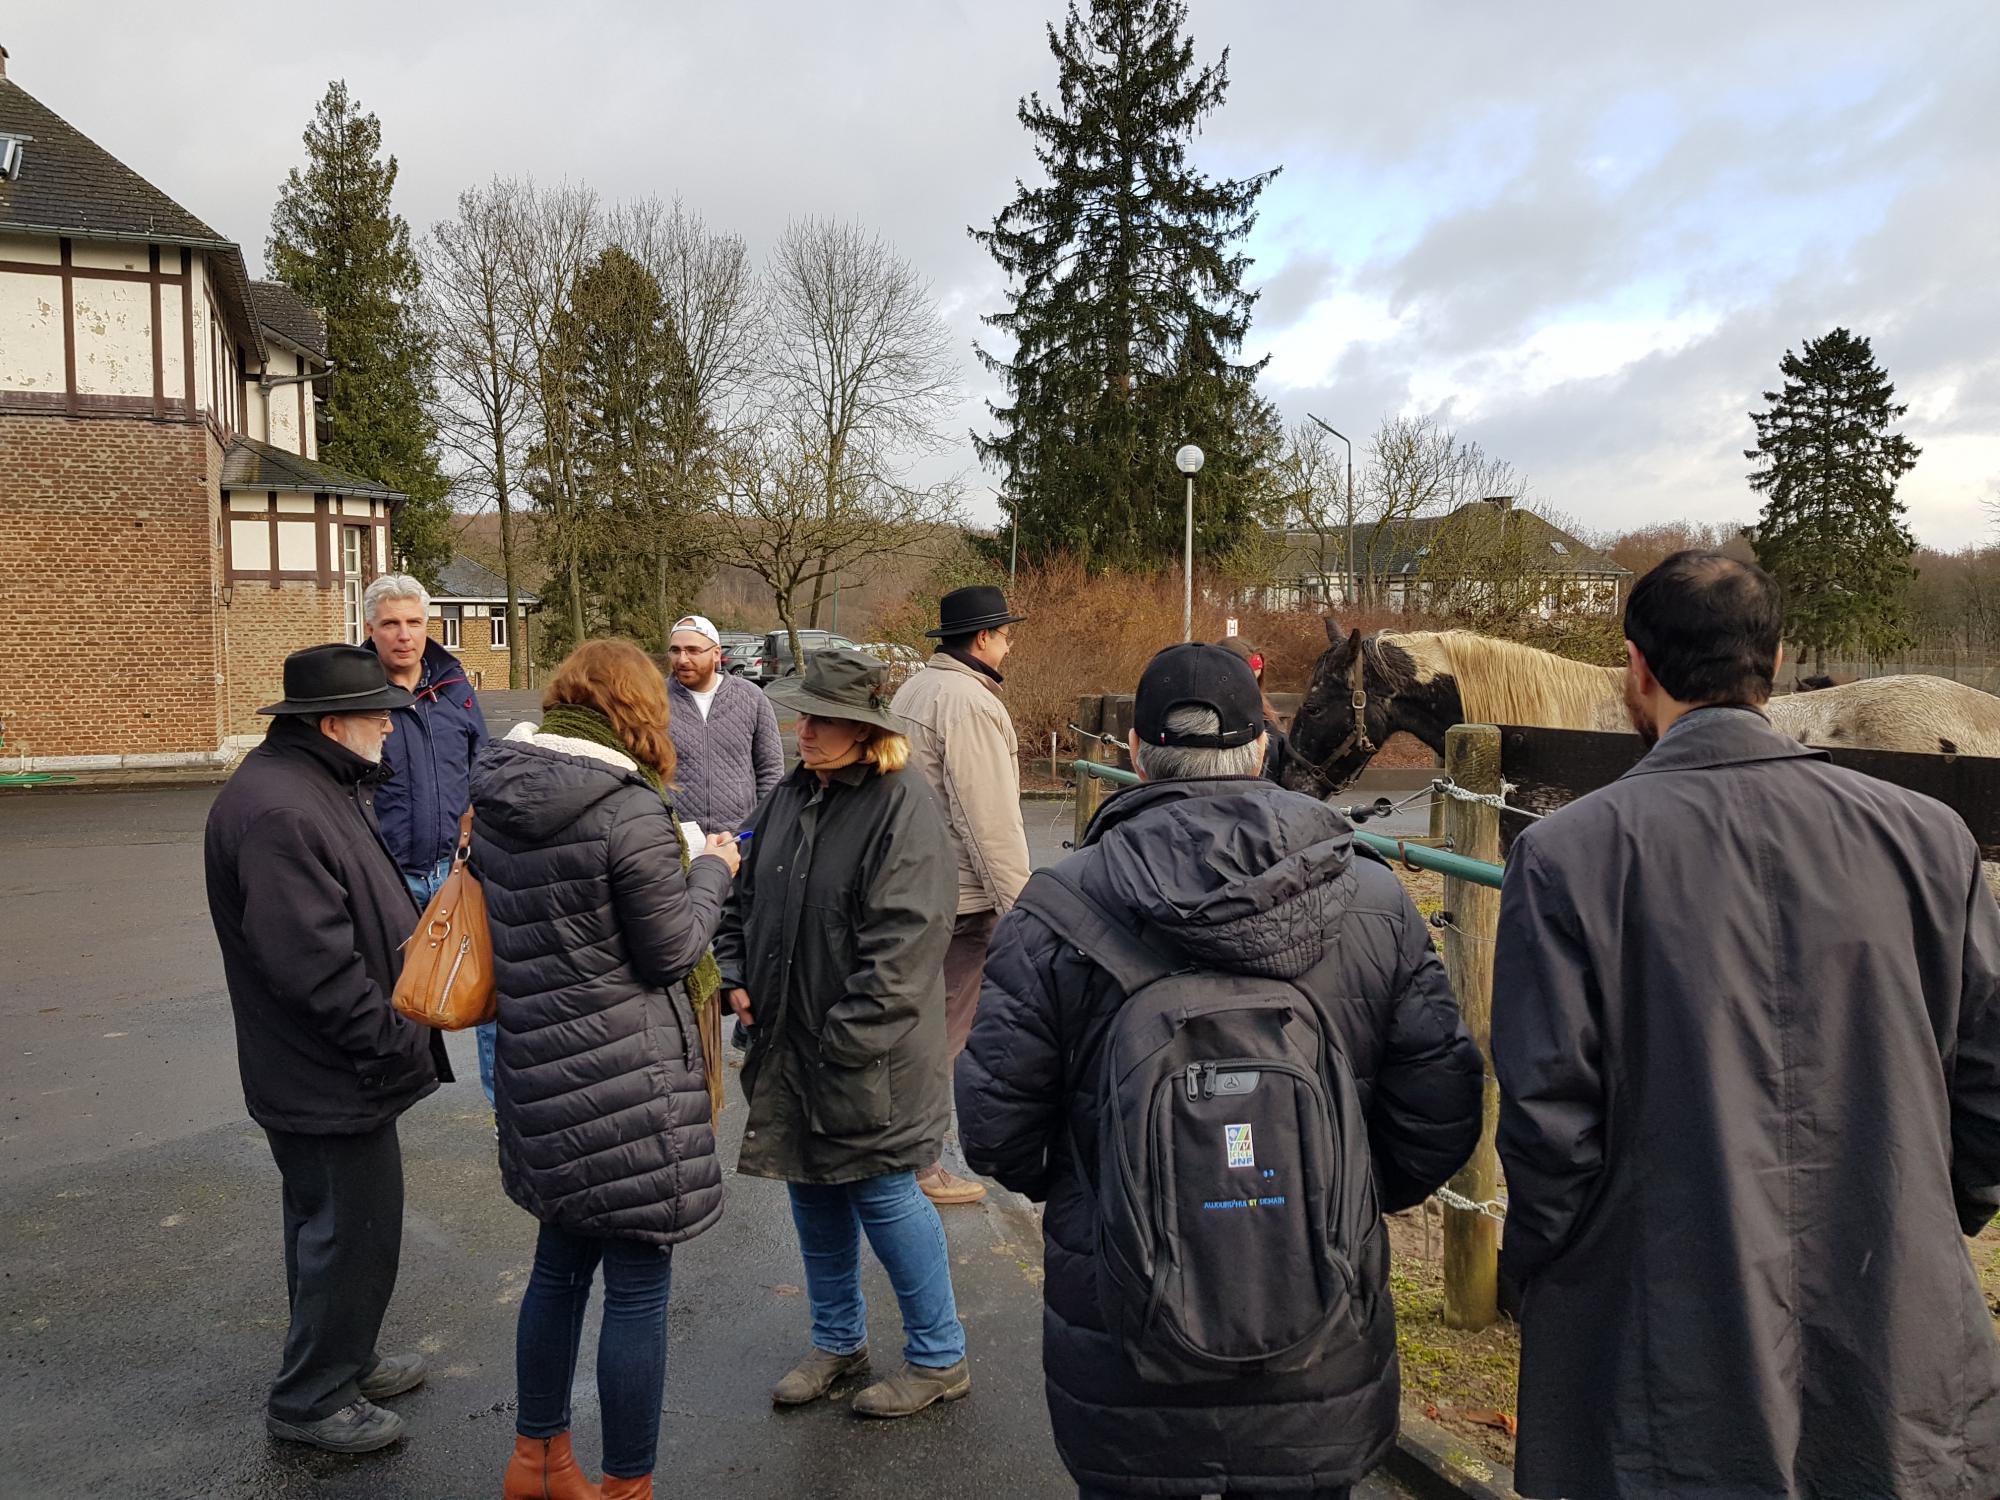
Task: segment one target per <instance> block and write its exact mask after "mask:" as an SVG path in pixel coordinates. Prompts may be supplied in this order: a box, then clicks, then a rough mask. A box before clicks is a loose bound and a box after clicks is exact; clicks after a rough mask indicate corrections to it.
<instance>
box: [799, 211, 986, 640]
mask: <svg viewBox="0 0 2000 1500" xmlns="http://www.w3.org/2000/svg"><path fill="white" fill-rule="evenodd" d="M764 281H765V285H764V298H765V310H766V316H767V320H768V321H767V326H766V339H765V345H764V349H765V358H764V367H763V371H762V385H763V396H764V408H763V411H762V413H761V414H760V421H761V424H762V425H763V426H764V427H765V428H766V439H765V440H764V442H763V445H762V446H764V447H765V448H766V449H767V450H768V449H769V448H770V447H771V446H772V442H773V439H772V436H771V434H773V433H776V432H782V433H783V434H784V435H785V436H784V438H783V442H784V444H785V445H786V451H787V452H788V453H790V454H791V455H793V457H794V458H797V459H809V460H810V461H811V462H812V463H814V464H815V465H816V466H817V469H816V475H817V477H816V479H815V483H814V495H815V499H816V503H817V505H818V507H819V511H820V515H821V518H822V519H823V520H824V521H825V523H826V524H827V526H828V527H829V528H830V530H831V532H833V533H839V532H842V531H844V529H845V528H846V526H847V524H848V518H849V517H848V513H849V512H852V513H853V519H855V520H858V521H860V522H861V523H862V524H863V526H864V528H865V526H866V524H867V519H866V513H867V512H868V511H869V510H870V509H872V508H877V507H879V506H881V505H882V504H883V497H885V496H891V495H897V496H900V495H911V496H914V497H915V501H914V503H915V504H916V505H917V508H918V509H920V510H929V509H935V508H936V503H937V502H938V501H940V500H942V501H943V502H944V503H945V504H946V505H947V507H949V506H951V505H954V504H955V502H956V495H955V486H947V487H943V489H941V490H940V491H939V492H938V493H935V494H928V495H926V494H923V493H922V492H919V491H916V490H913V489H912V488H911V487H909V486H908V485H906V484H905V470H904V465H905V464H906V463H907V461H908V459H909V458H910V457H911V456H912V455H916V454H920V453H923V452H926V451H932V452H934V451H937V450H939V449H940V448H942V447H943V446H944V443H945V439H944V436H943V434H942V432H941V431H940V426H941V424H942V422H943V420H944V418H945V417H946V416H947V415H948V414H949V413H950V412H951V411H952V409H953V408H954V407H955V406H956V405H957V402H958V399H959V390H958V374H957V371H958V366H957V362H956V360H955V359H954V358H953V356H952V350H951V336H950V333H949V331H948V330H947V329H946V327H945V323H944V320H943V318H941V317H940V316H939V315H938V310H937V304H936V302H935V301H934V300H933V299H932V297H931V293H930V288H929V287H928V286H927V285H926V284H925V282H924V280H923V278H922V277H921V276H919V275H918V274H917V272H916V270H915V268H914V267H912V266H911V265H910V263H909V262H908V261H906V260H904V259H902V257H900V256H898V255H897V254H896V253H895V251H894V250H893V249H892V248H890V246H889V245H888V244H886V243H885V242H884V241H883V240H882V239H881V238H880V237H879V236H877V235H872V234H870V233H869V232H868V231H867V230H865V229H863V228H862V227H861V226H859V225H858V224H851V223H840V222H835V221H832V220H825V219H801V220H795V221H794V222H793V223H792V224H790V225H789V226H788V227H787V228H786V230H785V232H784V234H783V236H782V237H781V238H780V239H779V241H778V245H777V248H776V249H775V250H774V251H773V252H772V254H771V259H770V264H769V266H768V268H767V269H766V272H765V278H764ZM788 463H789V460H788ZM898 503H899V504H900V503H901V502H898ZM839 567H840V565H839V564H837V563H835V562H834V561H833V558H832V556H831V555H830V554H829V555H828V556H825V557H822V558H821V559H820V561H819V562H818V563H817V564H815V565H814V566H813V567H812V568H811V569H810V570H809V575H808V576H807V577H806V578H805V579H804V580H803V582H804V583H805V584H806V585H809V587H810V589H811V604H810V608H809V619H810V621H811V623H812V624H814V625H817V624H818V623H819V609H820V602H821V600H822V599H823V598H824V596H825V593H826V589H827V580H828V579H829V578H830V577H833V576H834V575H835V574H836V573H837V572H838V571H839Z"/></svg>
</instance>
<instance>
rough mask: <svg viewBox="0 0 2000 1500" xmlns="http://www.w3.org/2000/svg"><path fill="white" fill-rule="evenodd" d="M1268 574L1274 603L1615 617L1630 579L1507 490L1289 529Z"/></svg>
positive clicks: (1547, 616)
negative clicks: (1430, 511)
mask: <svg viewBox="0 0 2000 1500" xmlns="http://www.w3.org/2000/svg"><path fill="white" fill-rule="evenodd" d="M1273 541H1278V538H1276V537H1274V538H1273ZM1350 558H1351V559H1352V572H1350V571H1349V559H1350ZM1275 572H1276V577H1275V579H1274V581H1273V582H1272V584H1271V586H1270V587H1269V588H1268V589H1266V590H1265V591H1264V597H1265V600H1266V602H1267V603H1269V604H1271V605H1274V606H1276V607H1279V608H1315V607H1321V606H1326V605H1333V604H1344V603H1352V602H1357V601H1373V602H1376V603H1380V604H1384V605H1387V606H1388V607H1389V608H1391V609H1415V610H1423V611H1436V612H1452V611H1493V610H1503V611H1504V612H1505V613H1509V614H1533V615H1539V616H1540V617H1541V618H1543V619H1551V618H1554V617H1557V616H1562V615H1612V614H1616V613H1617V612H1618V609H1619V607H1620V605H1621V602H1622V600H1623V597H1624V589H1625V587H1626V585H1627V584H1628V583H1629V582H1630V580H1631V577H1632V573H1631V570H1630V569H1628V568H1625V567H1623V566H1621V565H1620V564H1618V563H1616V562H1613V561H1612V560H1611V559H1610V558H1609V557H1606V556H1605V555H1604V554H1603V553H1602V552H1599V551H1598V550H1597V549H1596V548H1595V547H1592V546H1591V545H1589V543H1587V542H1584V541H1581V540H1579V539H1578V538H1577V537H1575V536H1572V535H1571V534H1570V533H1569V532H1567V531H1564V530H1563V529H1562V528H1561V527H1559V526H1557V525H1555V524H1554V523H1553V522H1551V521H1549V520H1548V519H1547V518H1545V517H1543V516H1540V515H1537V514H1536V513H1535V512H1534V511H1533V510H1531V509H1529V508H1527V507H1525V506H1517V505H1515V504H1514V503H1513V499H1512V497H1511V496H1495V497H1494V498H1492V499H1488V500H1473V501H1469V502H1467V503H1466V504H1464V505H1460V506H1458V507H1456V508H1454V509H1453V510H1451V511H1449V512H1447V513H1446V514H1444V515H1441V516H1421V517H1416V518H1412V519H1409V520H1399V521H1384V522H1378V523H1370V524H1364V525H1357V526H1354V527H1351V528H1350V527H1346V526H1330V527H1327V528H1324V529H1323V530H1318V531H1313V530H1292V531H1287V532H1286V533H1285V534H1284V536H1283V539H1282V542H1281V543H1280V546H1279V555H1278V562H1277V566H1276V569H1275Z"/></svg>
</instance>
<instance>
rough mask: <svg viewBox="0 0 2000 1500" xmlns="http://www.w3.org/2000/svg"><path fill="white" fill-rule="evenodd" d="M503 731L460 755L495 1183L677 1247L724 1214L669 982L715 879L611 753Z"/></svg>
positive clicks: (560, 1217) (692, 942) (687, 1015)
mask: <svg viewBox="0 0 2000 1500" xmlns="http://www.w3.org/2000/svg"><path fill="white" fill-rule="evenodd" d="M525 729H526V726H523V728H522V729H517V730H516V731H515V733H514V735H510V736H509V737H508V738H507V739H505V740H500V741H497V742H495V743H493V744H490V745H488V746H487V747H486V749H484V750H482V751H481V752H480V754H479V759H478V760H477V761H475V762H474V763H473V770H472V805H473V808H474V813H473V823H472V835H473V840H472V865H473V871H474V873H475V874H477V875H478V877H479V880H480V883H481V884H482V885H483V886H484V888H485V891H486V906H487V910H488V912H489V914H490V915H491V918H492V924H493V957H494V968H495V974H496V977H497V979H498V984H499V991H500V1012H499V1017H498V1020H499V1031H498V1034H497V1037H496V1043H497V1046H496V1051H495V1063H496V1068H495V1078H494V1082H495V1094H496V1096H497V1099H498V1102H499V1114H500V1176H501V1180H502V1181H503V1182H504V1183H505V1184H506V1188H507V1196H508V1197H510V1198H512V1199H513V1200H514V1201H515V1202H516V1203H518V1204H520V1205H521V1207H523V1208H525V1209H526V1210H528V1212H529V1213H531V1214H533V1215H534V1216H535V1217H536V1218H538V1219H540V1220H542V1221H543V1222H544V1223H547V1224H555V1225H558V1226H560V1227H561V1228H564V1229H571V1230H575V1231H577V1232H579V1233H583V1234H594V1235H604V1236H608V1237H611V1238H615V1239H633V1240H645V1241H648V1242H649V1243H652V1244H656V1245H672V1244H676V1243H678V1242H680V1241H682V1240H686V1239H691V1238H693V1237H694V1236H695V1235H697V1234H699V1233H701V1231H702V1230H704V1229H706V1228H708V1226H709V1225H711V1224H713V1223H714V1222H715V1221H716V1219H717V1218H718V1217H719V1216H720V1215H721V1213H722V1168H721V1164H720V1163H719V1162H718V1161H717V1159H716V1155H715V1133H714V1131H713V1129H712V1128H711V1126H710V1122H709V1108H708V1089H707V1086H706V1084H705V1083H704V1081H703V1077H702V1054H701V1042H700V1039H699V1037H698V1036H697V1035H696V1030H695V1021H694V1013H693V1011H692V1009H691V1008H690V1006H689V1004H688V998H687V992H686V990H685V988H684V987H683V984H682V981H683V980H685V979H686V978H687V975H688V973H689V972H690V971H691V970H692V969H693V968H694V966H695V964H696V963H698V962H699V961H700V959H701V955H702V953H703V952H704V950H706V949H707V947H708V943H709V938H710V936H711V935H712V934H713V932H714V930H715V924H716V922H717V920H718V919H719V917H720V915H721V911H722V900H723V897H724V896H725V895H726V894H727V892H728V889H729V869H728V867H727V866H726V865H724V864H723V863H722V861H720V860H719V859H713V858H708V857H701V858H697V859H696V860H695V861H694V864H693V865H692V866H691V867H690V868H689V869H688V871H687V873H686V874H685V875H683V874H682V872H681V860H680V845H679V842H678V841H677V840H676V838H675V835H674V828H673V822H672V813H671V812H670V810H669V809H668V808H667V806H666V804H665V803H663V802H662V801H661V800H660V794H659V793H658V792H656V791H654V790H653V789H652V788H651V787H650V786H648V785H647V784H646V782H645V780H644V779H643V778H642V777H641V776H640V775H639V773H638V771H637V770H636V769H634V768H633V766H632V763H631V762H630V761H629V760H627V761H624V764H622V765H621V764H618V763H617V762H618V761H619V760H623V757H616V756H614V755H613V753H612V752H610V751H607V750H604V749H602V748H600V747H599V746H596V745H593V744H589V743H587V742H585V741H581V740H572V739H564V738H559V737H557V736H553V735H541V734H535V735H533V736H532V737H527V736H526V735H524V730H525Z"/></svg>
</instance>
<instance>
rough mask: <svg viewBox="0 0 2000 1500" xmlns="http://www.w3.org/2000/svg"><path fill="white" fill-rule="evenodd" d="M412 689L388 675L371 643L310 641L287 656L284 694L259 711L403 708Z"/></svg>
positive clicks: (359, 711)
mask: <svg viewBox="0 0 2000 1500" xmlns="http://www.w3.org/2000/svg"><path fill="white" fill-rule="evenodd" d="M411 701H412V700H411V698H410V694H409V690H408V689H407V688H399V687H397V686H396V685H395V684H394V683H393V682H391V681H390V680H389V674H388V672H387V671H385V670H384V669H383V666H382V658H381V657H379V656H377V655H376V654H375V652H374V650H373V649H372V648H370V647H368V646H341V645H334V646H308V647H306V649H305V650H303V651H294V652H293V653H292V654H291V655H290V656H288V657H286V658H285V698H284V701H283V702H282V703H273V704H271V705H270V706H269V707H267V708H260V709H258V710H257V712H258V713H260V714H365V713H373V712H375V711H376V710H377V709H383V708H403V707H405V706H406V705H408V704H409V703H410V702H411Z"/></svg>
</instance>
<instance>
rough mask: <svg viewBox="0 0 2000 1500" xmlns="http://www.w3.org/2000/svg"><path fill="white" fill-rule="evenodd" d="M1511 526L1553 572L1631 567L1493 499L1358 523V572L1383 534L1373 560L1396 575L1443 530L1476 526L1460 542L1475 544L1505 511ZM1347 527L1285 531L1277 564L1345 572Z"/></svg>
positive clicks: (1289, 569)
mask: <svg viewBox="0 0 2000 1500" xmlns="http://www.w3.org/2000/svg"><path fill="white" fill-rule="evenodd" d="M1503 515H1504V516H1505V518H1506V524H1507V525H1508V526H1509V527H1510V528H1514V527H1522V526H1525V527H1527V528H1528V529H1529V533H1528V536H1527V538H1526V540H1527V542H1528V546H1529V551H1528V552H1527V553H1526V554H1524V555H1523V561H1533V562H1535V563H1537V564H1539V565H1540V566H1541V567H1542V568H1543V569H1544V570H1545V571H1547V572H1551V573H1588V574H1603V575H1609V576H1614V577H1623V576H1625V575H1627V574H1628V573H1629V572H1630V571H1631V570H1630V569H1628V568H1626V567H1624V566H1622V565H1621V564H1619V563H1616V562H1614V561H1612V560H1611V559H1610V558H1609V557H1607V556H1605V555H1604V554H1603V553H1602V552H1599V551H1598V550H1597V549H1596V548H1595V547H1592V546H1590V545H1589V544H1588V543H1586V542H1583V541H1580V540H1578V539H1577V538H1576V537H1574V536H1572V535H1570V533H1569V532H1567V531H1564V530H1563V529H1562V528H1561V527H1559V526H1556V525H1554V524H1553V523H1552V522H1550V521H1547V520H1545V519H1544V518H1542V517H1541V516H1539V515H1537V514H1535V512H1534V511H1532V510H1529V509H1526V508H1524V507H1521V506H1514V507H1512V508H1510V509H1507V510H1505V511H1502V509H1501V508H1500V507H1499V506H1497V505H1496V504H1494V503H1493V502H1491V501H1487V500H1473V501H1469V502H1468V503H1466V504H1464V505H1461V506H1459V507H1458V508H1457V509H1455V510H1453V511H1450V512H1449V513H1447V514H1445V515H1442V516H1421V517H1417V518H1415V519H1413V520H1407V521H1383V522H1379V523H1375V522H1371V523H1366V524H1363V525H1358V526H1355V527H1354V528H1353V532H1354V562H1355V567H1356V570H1357V571H1360V572H1364V573H1365V572H1367V571H1368V570H1369V564H1370V544H1371V542H1374V539H1375V538H1376V537H1377V536H1378V535H1380V537H1381V541H1380V543H1379V544H1377V545H1376V546H1375V547H1374V555H1373V564H1374V572H1375V575H1376V576H1377V577H1395V576H1397V575H1399V574H1414V573H1420V572H1422V571H1423V567H1424V559H1425V558H1426V557H1427V556H1428V555H1429V553H1430V551H1431V549H1432V547H1433V546H1434V545H1436V544H1437V542H1438V539H1439V534H1440V533H1441V532H1444V531H1446V530H1447V529H1448V528H1454V529H1455V528H1477V529H1476V530H1474V532H1473V535H1472V537H1471V538H1470V539H1468V540H1462V545H1468V546H1470V547H1476V545H1477V542H1478V534H1479V532H1480V531H1484V530H1486V529H1487V528H1494V527H1497V526H1498V524H1499V522H1500V519H1501V517H1502V516H1503ZM1347 533H1348V528H1347V527H1344V526H1333V527H1329V528H1328V529H1327V531H1326V534H1325V536H1324V537H1322V536H1321V535H1320V533H1318V532H1314V531H1288V532H1286V533H1285V559H1284V562H1283V563H1282V564H1281V566H1280V568H1279V572H1280V575H1281V576H1283V577H1289V578H1298V577H1303V576H1306V575H1308V574H1313V573H1317V572H1319V571H1320V570H1321V568H1320V559H1321V557H1322V555H1323V556H1324V558H1325V568H1326V570H1327V571H1329V572H1333V573H1345V572H1346V571H1347V543H1348V536H1347ZM1513 539H1514V541H1515V542H1516V543H1517V544H1518V543H1520V542H1521V541H1522V540H1523V537H1522V534H1521V533H1520V532H1518V531H1515V532H1514V533H1513Z"/></svg>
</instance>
